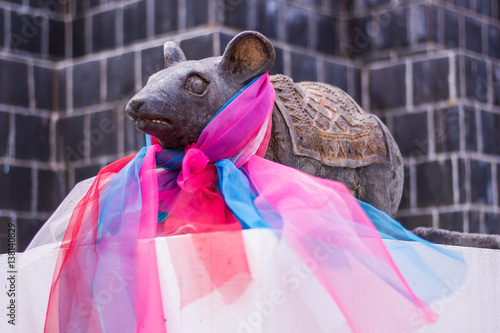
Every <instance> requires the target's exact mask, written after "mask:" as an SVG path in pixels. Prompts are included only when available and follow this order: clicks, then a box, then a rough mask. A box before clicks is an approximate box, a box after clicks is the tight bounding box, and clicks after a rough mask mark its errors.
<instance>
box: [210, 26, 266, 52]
mask: <svg viewBox="0 0 500 333" xmlns="http://www.w3.org/2000/svg"><path fill="white" fill-rule="evenodd" d="M219 36H220V45H219V47H220V48H219V55H222V54H224V51H225V49H226V46H227V45H228V44H229V42H230V41H231V39H233V37H234V35H228V34H225V33H222V32H221V33H220V34H219ZM275 49H276V47H275Z"/></svg>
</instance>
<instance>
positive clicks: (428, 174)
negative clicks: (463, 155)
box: [416, 160, 453, 207]
mask: <svg viewBox="0 0 500 333" xmlns="http://www.w3.org/2000/svg"><path fill="white" fill-rule="evenodd" d="M451 170H452V168H451V161H450V160H445V161H442V162H440V161H432V162H425V163H421V164H418V165H417V172H416V177H417V178H416V184H417V206H418V207H431V206H444V205H452V204H453V175H452V172H451Z"/></svg>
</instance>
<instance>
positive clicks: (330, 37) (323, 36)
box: [315, 14, 339, 54]
mask: <svg viewBox="0 0 500 333" xmlns="http://www.w3.org/2000/svg"><path fill="white" fill-rule="evenodd" d="M315 21H316V24H317V27H316V50H318V51H320V52H324V53H328V54H337V53H338V50H337V45H338V40H339V37H338V29H339V28H338V27H339V26H338V21H337V18H335V17H332V16H328V15H322V14H317V15H316V17H315Z"/></svg>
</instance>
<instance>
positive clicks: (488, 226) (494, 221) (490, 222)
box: [484, 213, 500, 235]
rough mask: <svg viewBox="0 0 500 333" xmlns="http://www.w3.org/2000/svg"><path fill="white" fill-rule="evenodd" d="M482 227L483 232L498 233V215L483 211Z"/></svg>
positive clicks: (499, 222) (499, 229)
mask: <svg viewBox="0 0 500 333" xmlns="http://www.w3.org/2000/svg"><path fill="white" fill-rule="evenodd" d="M484 229H485V230H484V232H485V233H487V234H494V235H498V234H500V215H499V214H494V213H485V214H484Z"/></svg>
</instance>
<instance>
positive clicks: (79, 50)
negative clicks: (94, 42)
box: [72, 18, 87, 58]
mask: <svg viewBox="0 0 500 333" xmlns="http://www.w3.org/2000/svg"><path fill="white" fill-rule="evenodd" d="M72 43H73V45H72V50H73V53H72V55H73V58H78V57H81V56H84V55H85V45H86V44H87V38H86V36H85V19H84V18H78V19H75V20H73V22H72Z"/></svg>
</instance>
